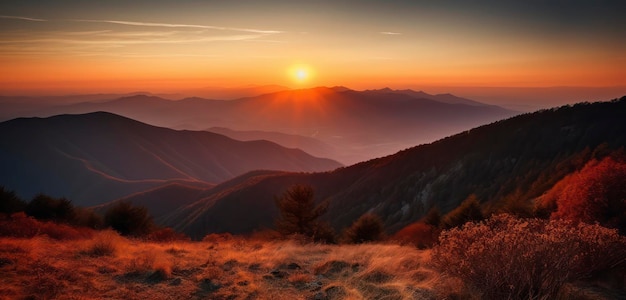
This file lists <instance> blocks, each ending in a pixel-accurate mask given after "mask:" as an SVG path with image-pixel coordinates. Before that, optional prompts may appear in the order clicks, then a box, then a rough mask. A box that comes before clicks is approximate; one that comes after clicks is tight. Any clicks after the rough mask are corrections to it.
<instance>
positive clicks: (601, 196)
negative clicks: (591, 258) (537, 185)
mask: <svg viewBox="0 0 626 300" xmlns="http://www.w3.org/2000/svg"><path fill="white" fill-rule="evenodd" d="M566 179H567V182H566V183H563V184H560V183H559V184H557V185H555V188H554V189H560V190H561V191H560V193H559V194H558V197H557V199H556V204H557V210H556V212H554V213H553V214H552V218H556V219H568V220H573V221H577V222H586V223H595V222H599V223H600V224H602V225H603V226H607V227H612V228H619V229H620V231H621V232H622V233H624V232H626V163H624V162H621V161H618V160H616V159H613V158H611V157H607V158H604V159H603V160H601V161H599V162H598V161H597V160H592V161H590V162H589V163H587V164H586V165H585V167H584V168H583V169H582V170H580V171H579V172H577V173H575V174H573V175H572V176H571V177H570V178H566ZM555 192H558V190H557V191H555ZM549 194H550V193H548V195H549Z"/></svg>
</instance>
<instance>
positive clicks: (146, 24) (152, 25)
mask: <svg viewBox="0 0 626 300" xmlns="http://www.w3.org/2000/svg"><path fill="white" fill-rule="evenodd" d="M72 21H76V22H91V23H109V24H118V25H128V26H145V27H167V28H201V29H215V30H230V31H243V32H251V33H262V34H276V33H282V32H283V31H279V30H262V29H252V28H239V27H223V26H210V25H195V24H172V23H152V22H135V21H118V20H72Z"/></svg>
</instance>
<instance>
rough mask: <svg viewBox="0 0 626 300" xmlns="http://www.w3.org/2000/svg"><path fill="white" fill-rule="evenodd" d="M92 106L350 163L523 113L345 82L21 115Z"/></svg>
mask: <svg viewBox="0 0 626 300" xmlns="http://www.w3.org/2000/svg"><path fill="white" fill-rule="evenodd" d="M93 111H108V112H112V113H116V114H119V115H123V116H126V117H129V118H132V119H135V120H139V121H142V122H145V123H149V124H153V125H157V126H163V127H169V128H174V129H190V130H204V129H206V128H211V127H222V128H229V129H231V130H235V131H266V132H280V133H284V134H289V135H299V136H304V137H309V138H315V139H316V140H319V141H321V142H323V143H325V144H328V145H330V146H332V147H333V148H335V149H336V150H335V151H333V152H332V153H331V154H332V155H331V156H329V157H330V158H333V159H335V160H338V161H340V162H342V163H344V164H353V163H357V162H360V161H364V160H368V159H372V158H375V157H380V156H384V155H389V154H391V153H395V152H397V151H399V150H402V149H406V148H408V147H412V146H414V145H418V144H422V143H427V142H432V141H435V140H437V139H440V138H442V137H445V136H449V135H451V134H454V133H456V132H459V131H462V130H466V129H468V128H472V127H475V126H479V125H482V124H486V123H489V122H493V121H496V120H500V119H503V118H506V117H510V116H513V115H515V114H517V113H516V112H514V111H510V110H506V109H503V108H500V107H497V106H490V105H482V104H479V103H477V102H474V101H471V100H468V99H462V98H458V97H455V96H452V95H434V96H433V95H428V94H426V93H421V92H414V91H410V90H402V91H393V90H389V89H383V90H377V91H362V92H359V91H354V90H350V89H347V88H345V87H333V88H325V87H319V88H313V89H303V90H287V91H281V92H275V93H269V94H263V95H259V96H255V97H248V98H241V99H237V100H230V101H224V100H207V99H202V98H186V99H183V100H179V101H172V100H167V99H163V98H159V97H155V96H146V95H133V96H129V97H123V98H119V99H116V100H112V101H106V102H86V103H80V104H68V105H61V106H57V107H53V108H50V107H46V108H43V109H41V110H34V111H30V112H22V113H23V116H40V117H44V116H50V115H57V114H64V113H72V114H78V113H88V112H93Z"/></svg>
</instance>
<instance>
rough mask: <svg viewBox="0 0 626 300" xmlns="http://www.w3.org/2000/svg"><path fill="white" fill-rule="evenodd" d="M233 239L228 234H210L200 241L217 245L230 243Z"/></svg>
mask: <svg viewBox="0 0 626 300" xmlns="http://www.w3.org/2000/svg"><path fill="white" fill-rule="evenodd" d="M233 239H234V237H233V235H232V234H230V233H228V232H226V233H210V234H207V235H205V236H204V238H202V241H203V242H207V243H214V244H219V243H223V242H228V241H231V240H233Z"/></svg>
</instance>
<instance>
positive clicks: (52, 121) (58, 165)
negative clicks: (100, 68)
mask: <svg viewBox="0 0 626 300" xmlns="http://www.w3.org/2000/svg"><path fill="white" fill-rule="evenodd" d="M0 136H2V139H1V140H0V182H1V183H2V184H3V185H5V186H6V187H7V188H11V189H14V190H15V191H16V192H17V193H18V194H20V195H22V196H23V197H27V198H29V197H32V196H33V195H34V194H36V193H46V194H49V195H52V196H64V197H68V198H69V199H71V200H72V201H73V202H74V203H75V204H77V205H83V206H85V205H95V204H100V203H104V202H107V201H111V200H114V199H117V198H120V197H123V196H127V195H129V194H132V193H136V192H140V191H145V190H148V189H151V188H156V187H158V186H163V185H169V184H173V183H178V184H183V185H184V186H187V187H194V188H196V187H202V188H208V187H211V186H213V184H216V183H220V182H223V181H225V180H228V179H231V178H233V177H235V176H238V175H241V174H244V173H246V172H249V171H252V170H259V169H269V170H290V171H296V172H312V171H327V170H332V169H335V168H337V167H340V166H341V164H340V163H338V162H336V161H333V160H330V159H325V158H317V157H313V156H311V155H309V154H307V153H305V152H303V151H302V150H299V149H287V148H284V147H282V146H280V145H278V144H275V143H272V142H268V141H248V142H242V141H237V140H233V139H231V138H228V137H226V136H223V135H219V134H216V133H211V132H207V131H188V130H173V129H169V128H161V127H155V126H151V125H147V124H144V123H141V122H138V121H135V120H132V119H128V118H125V117H121V116H118V115H115V114H111V113H106V112H96V113H89V114H83V115H59V116H55V117H49V118H19V119H14V120H10V121H6V122H2V123H0Z"/></svg>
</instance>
